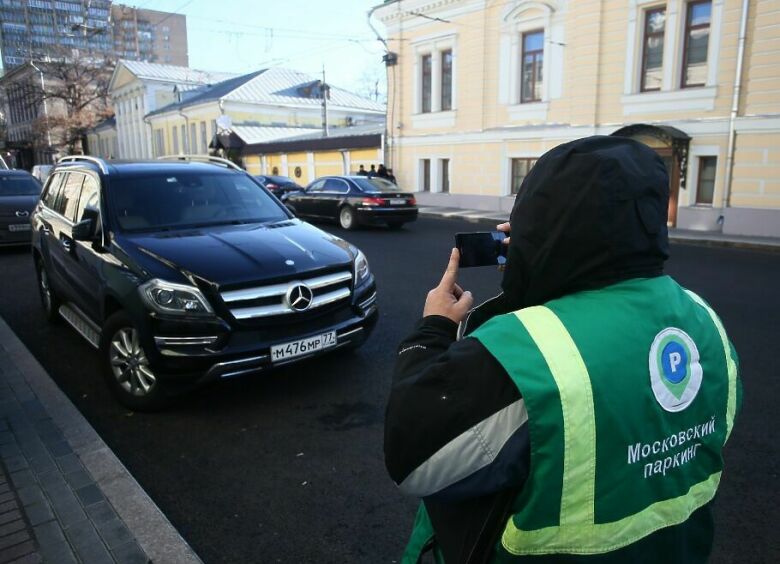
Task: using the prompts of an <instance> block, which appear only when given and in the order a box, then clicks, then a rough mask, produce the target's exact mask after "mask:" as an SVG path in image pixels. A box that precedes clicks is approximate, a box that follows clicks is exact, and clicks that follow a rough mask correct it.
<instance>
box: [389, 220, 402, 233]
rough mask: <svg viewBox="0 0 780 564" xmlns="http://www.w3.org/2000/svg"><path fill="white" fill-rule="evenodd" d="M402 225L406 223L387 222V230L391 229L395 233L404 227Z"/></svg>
mask: <svg viewBox="0 0 780 564" xmlns="http://www.w3.org/2000/svg"><path fill="white" fill-rule="evenodd" d="M404 223H406V222H404V221H388V222H387V228H388V229H393V230H396V231H397V230H398V229H401V228H402V227H403V226H404Z"/></svg>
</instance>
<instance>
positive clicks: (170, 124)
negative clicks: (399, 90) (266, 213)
mask: <svg viewBox="0 0 780 564" xmlns="http://www.w3.org/2000/svg"><path fill="white" fill-rule="evenodd" d="M325 89H326V90H327V92H328V99H327V123H328V126H329V127H333V128H337V127H346V126H358V125H371V124H373V125H374V126H380V127H381V126H383V124H384V120H385V116H384V110H385V107H384V105H383V104H379V103H378V102H374V101H372V100H367V99H365V98H362V97H360V96H358V95H356V94H353V93H351V92H347V91H346V90H342V89H340V88H337V87H335V86H332V85H326V86H325ZM322 92H323V87H322V82H321V81H319V80H316V79H314V78H312V77H311V76H309V75H306V74H304V73H301V72H298V71H294V70H290V69H280V68H272V69H266V70H260V71H256V72H253V73H249V74H246V75H242V76H237V77H234V78H229V79H227V80H224V81H222V82H219V83H216V84H213V85H204V86H200V87H196V88H192V89H189V90H186V91H182V92H179V93H177V96H178V97H179V98H180V100H179V101H177V102H174V103H172V104H168V105H166V106H164V107H161V108H159V109H157V110H155V111H153V112H150V113H148V114H147V115H146V117H145V118H144V121H145V122H146V123H147V124H148V127H149V130H150V131H151V135H152V149H153V154H154V155H164V154H183V153H190V154H208V152H209V150H210V149H214V148H215V146H219V147H222V148H226V149H234V150H235V151H236V153H239V152H241V150H242V148H243V147H245V146H252V145H259V144H263V143H267V142H271V141H278V140H281V139H286V138H292V137H297V136H300V135H303V134H310V133H317V132H319V131H321V130H322V127H323V100H322V96H323V94H322ZM231 156H232V155H231ZM289 158H290V159H291V160H290V163H291V166H300V167H303V168H305V167H306V166H307V161H306V159H307V157H306V154H305V153H303V154H302V155H297V156H296V155H290V157H289ZM296 158H297V159H300V162H297V161H296V162H297V164H294V163H293V160H294V159H296ZM258 174H259V173H258Z"/></svg>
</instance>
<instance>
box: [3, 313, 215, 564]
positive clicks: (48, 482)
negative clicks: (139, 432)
mask: <svg viewBox="0 0 780 564" xmlns="http://www.w3.org/2000/svg"><path fill="white" fill-rule="evenodd" d="M6 562H14V563H38V562H47V563H53V564H54V563H56V564H59V563H71V562H74V563H78V562H81V563H83V564H100V563H104V562H105V563H119V564H125V563H127V564H131V563H133V564H134V563H139V564H141V563H148V562H156V563H160V564H162V563H165V564H168V563H170V564H200V563H201V561H200V559H199V558H198V556H197V555H196V554H195V553H194V552H193V550H192V549H191V548H190V547H189V545H188V544H187V543H186V542H185V541H184V539H183V538H182V537H181V536H180V535H179V534H178V532H177V531H176V530H175V529H174V528H173V526H172V525H171V524H170V522H169V521H168V520H167V518H166V517H165V516H164V515H163V514H162V512H160V510H159V509H158V508H157V506H156V505H155V504H154V502H153V501H152V500H151V499H150V498H149V497H148V496H147V495H146V493H145V492H144V491H143V490H142V489H141V487H140V486H139V485H138V483H137V482H136V481H135V479H134V478H133V477H132V476H131V475H130V474H129V473H128V471H127V469H126V468H125V467H124V466H123V465H122V463H121V462H120V461H119V459H117V458H116V456H115V455H114V453H113V452H112V451H111V449H110V448H108V446H107V445H106V444H105V443H104V442H103V440H102V439H101V438H100V437H99V436H98V434H97V433H96V432H95V430H94V429H93V428H92V427H91V426H90V425H89V423H87V421H86V420H85V419H84V417H83V416H82V415H81V413H79V411H78V410H77V409H76V408H75V407H74V406H73V404H72V403H71V402H70V400H68V398H67V397H66V396H65V395H64V394H63V393H62V392H61V391H60V389H59V388H58V387H57V385H56V384H55V383H54V382H53V381H52V380H51V378H50V377H49V375H48V374H47V373H46V372H45V371H44V369H43V368H42V367H41V366H40V364H38V362H37V361H36V360H35V359H34V358H33V356H32V355H31V354H30V353H29V351H28V350H27V349H26V348H25V347H24V345H23V344H22V343H21V341H19V339H18V338H17V337H16V335H15V334H14V333H13V331H11V329H10V328H9V327H8V325H7V324H6V323H5V321H3V320H2V318H0V564H4V563H6Z"/></svg>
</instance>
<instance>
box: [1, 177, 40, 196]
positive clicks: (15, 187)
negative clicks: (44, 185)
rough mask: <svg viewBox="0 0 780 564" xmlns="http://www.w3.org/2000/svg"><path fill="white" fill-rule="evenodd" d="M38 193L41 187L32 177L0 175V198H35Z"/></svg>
mask: <svg viewBox="0 0 780 564" xmlns="http://www.w3.org/2000/svg"><path fill="white" fill-rule="evenodd" d="M40 193H41V185H40V184H39V183H38V181H37V180H35V179H34V178H33V177H32V176H29V177H28V176H2V175H0V197H2V196H37V195H38V194H40Z"/></svg>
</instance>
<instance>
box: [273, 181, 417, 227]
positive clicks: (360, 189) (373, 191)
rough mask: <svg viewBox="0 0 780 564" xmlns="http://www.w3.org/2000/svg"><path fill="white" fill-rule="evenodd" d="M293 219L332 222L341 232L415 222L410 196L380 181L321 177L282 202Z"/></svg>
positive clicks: (413, 206)
mask: <svg viewBox="0 0 780 564" xmlns="http://www.w3.org/2000/svg"><path fill="white" fill-rule="evenodd" d="M285 203H286V204H287V207H288V208H290V210H291V211H292V212H293V213H295V214H296V215H297V216H299V217H302V218H307V219H318V220H331V221H333V220H335V221H338V222H339V224H340V225H341V227H342V228H344V229H354V228H355V227H357V226H358V225H387V226H388V227H390V228H391V229H397V228H399V227H401V226H402V225H403V224H404V223H409V222H410V221H414V220H415V219H417V202H416V201H415V199H414V195H413V194H410V193H408V192H401V190H400V188H398V186H396V185H395V184H393V183H392V182H389V181H387V180H385V179H383V178H376V177H374V178H367V177H365V176H325V177H322V178H318V179H317V180H315V181H314V182H312V183H311V184H309V185H308V186H307V187H306V189H305V190H302V191H300V192H292V193H290V194H289V195H288V196H287V199H286V200H285Z"/></svg>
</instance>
